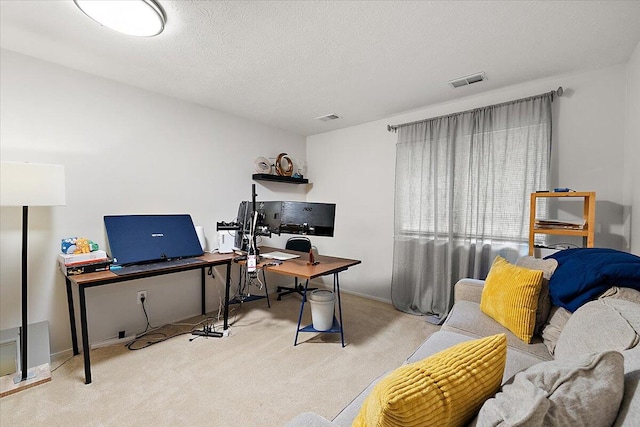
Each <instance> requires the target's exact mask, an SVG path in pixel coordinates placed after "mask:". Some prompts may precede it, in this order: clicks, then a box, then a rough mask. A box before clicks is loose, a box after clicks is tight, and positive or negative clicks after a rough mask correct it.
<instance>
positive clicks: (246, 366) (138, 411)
mask: <svg viewBox="0 0 640 427" xmlns="http://www.w3.org/2000/svg"><path fill="white" fill-rule="evenodd" d="M272 301H273V302H272V306H271V309H268V308H267V304H266V300H259V301H253V302H250V303H245V304H243V305H242V307H241V309H240V310H239V311H238V313H237V315H236V316H235V317H230V320H231V321H232V322H233V326H232V327H231V333H230V335H229V337H226V338H197V339H195V340H193V341H190V339H191V338H192V336H191V335H180V336H177V337H175V338H172V339H169V340H166V341H164V342H161V343H159V344H155V345H152V346H149V347H147V348H144V349H141V350H137V351H131V350H129V349H127V348H126V347H124V346H122V345H119V346H111V347H105V348H98V349H95V350H92V351H91V361H92V374H93V383H92V384H90V385H85V384H84V369H83V359H82V355H79V356H75V357H73V358H72V359H71V360H68V361H67V362H66V363H63V364H62V365H61V366H59V367H57V368H56V366H57V365H56V364H55V363H54V364H53V365H52V369H54V371H53V372H52V381H51V382H49V383H46V384H44V385H40V386H38V387H35V388H33V389H30V390H25V391H22V392H20V393H17V394H15V395H11V396H8V397H5V398H3V399H2V400H0V425H2V426H37V425H46V426H56V425H60V426H62V425H73V426H76V425H110V426H111V425H118V426H127V425H131V426H140V425H156V426H164V425H198V426H199V425H202V426H204V425H207V426H282V425H284V424H285V423H286V422H287V421H288V420H290V419H291V418H293V417H294V416H296V415H297V414H299V413H300V412H304V411H313V412H316V413H318V414H320V415H322V416H324V417H326V418H328V419H332V418H333V417H335V416H336V415H337V414H338V412H339V411H340V410H341V409H342V408H343V407H344V406H345V405H347V404H348V403H349V402H350V401H351V399H353V398H354V397H355V396H356V395H357V394H358V393H359V392H360V391H362V390H363V389H364V388H365V387H366V386H367V385H368V384H369V383H370V382H371V381H372V380H373V379H375V378H376V377H378V376H379V375H380V374H382V373H384V372H386V371H388V370H390V369H393V368H395V367H397V366H399V365H400V364H401V363H402V362H403V361H404V359H406V358H407V357H408V356H409V355H410V354H411V353H412V352H413V351H414V350H415V349H416V348H417V347H418V346H419V344H420V343H422V342H423V341H424V340H425V339H426V338H427V337H428V336H429V335H430V334H431V333H433V332H435V331H436V330H438V329H439V327H437V326H434V325H431V324H428V323H426V322H425V321H424V318H421V317H417V316H412V315H408V314H405V313H401V312H399V311H397V310H395V309H394V308H393V307H392V306H391V305H389V304H385V303H381V302H377V301H373V300H369V299H365V298H361V297H357V296H353V295H348V294H343V296H342V308H343V317H344V329H345V344H346V347H344V348H342V347H341V345H340V334H313V333H301V334H300V338H299V344H298V345H297V346H295V347H294V346H293V340H294V336H295V329H296V323H297V319H298V312H299V307H300V298H299V297H298V296H297V295H289V296H287V297H284V298H283V301H275V297H274V298H272ZM305 311H306V313H305V321H304V324H305V325H306V324H308V323H310V322H311V317H310V313H309V311H308V310H307V309H305ZM192 320H193V319H192ZM192 320H191V321H192ZM151 321H152V323H153V319H151ZM58 365H59V364H58Z"/></svg>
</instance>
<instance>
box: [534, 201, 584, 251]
mask: <svg viewBox="0 0 640 427" xmlns="http://www.w3.org/2000/svg"><path fill="white" fill-rule="evenodd" d="M569 197H580V198H582V199H583V208H582V219H583V221H584V226H583V227H582V228H581V229H579V230H572V229H564V228H541V227H538V226H537V225H536V202H537V200H538V199H539V198H555V199H561V198H569ZM595 218H596V193H595V192H593V191H582V192H576V191H572V192H566V193H564V192H557V193H556V192H553V193H552V192H544V193H532V194H531V215H530V221H529V255H533V248H534V240H535V235H536V234H555V235H563V236H581V237H582V241H583V242H582V245H583V246H584V247H586V248H592V247H593V245H594V236H595V228H596V227H595Z"/></svg>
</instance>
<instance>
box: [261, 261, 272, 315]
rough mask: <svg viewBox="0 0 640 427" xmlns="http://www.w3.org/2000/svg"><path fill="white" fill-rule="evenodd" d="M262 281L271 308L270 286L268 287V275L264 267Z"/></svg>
mask: <svg viewBox="0 0 640 427" xmlns="http://www.w3.org/2000/svg"><path fill="white" fill-rule="evenodd" d="M262 281H263V282H264V295H265V296H266V297H267V306H268V307H269V308H271V302H270V301H269V288H268V287H267V275H266V274H265V272H264V268H263V269H262Z"/></svg>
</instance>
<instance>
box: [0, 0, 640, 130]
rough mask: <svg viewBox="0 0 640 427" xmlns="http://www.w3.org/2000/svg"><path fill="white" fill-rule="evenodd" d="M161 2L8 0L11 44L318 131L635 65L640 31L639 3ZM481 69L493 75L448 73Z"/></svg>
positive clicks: (3, 28) (6, 41)
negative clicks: (116, 25) (96, 14)
mask: <svg viewBox="0 0 640 427" xmlns="http://www.w3.org/2000/svg"><path fill="white" fill-rule="evenodd" d="M159 3H160V4H161V5H162V7H163V8H164V9H165V11H166V15H167V18H168V19H167V25H166V28H165V31H164V32H163V33H162V34H160V35H159V36H157V37H151V38H136V37H130V36H125V35H121V34H119V33H116V32H114V31H112V30H109V29H107V28H103V27H101V26H99V25H98V24H96V23H95V22H93V21H92V20H90V19H88V18H87V17H86V16H85V15H84V14H83V13H82V12H80V10H79V9H78V8H77V7H76V6H75V5H74V3H73V1H71V0H67V1H62V0H57V1H52V0H48V1H42V0H41V1H25V0H23V1H5V0H3V1H1V2H0V45H1V47H2V48H5V49H8V50H11V51H15V52H20V53H23V54H26V55H30V56H34V57H37V58H41V59H44V60H47V61H51V62H54V63H57V64H61V65H64V66H67V67H71V68H74V69H78V70H82V71H86V72H88V73H92V74H95V75H98V76H102V77H105V78H109V79H113V80H116V81H119V82H123V83H126V84H130V85H133V86H137V87H141V88H144V89H147V90H150V91H153V92H156V93H161V94H166V95H169V96H172V97H175V98H179V99H184V100H187V101H191V102H195V103H198V104H201V105H205V106H208V107H211V108H215V109H218V110H222V111H225V112H229V113H232V114H235V115H238V116H241V117H246V118H249V119H252V120H255V121H258V122H261V123H265V124H268V125H270V126H274V127H277V128H280V129H285V130H288V131H290V132H293V133H296V134H300V135H312V134H316V133H321V132H325V131H328V130H333V129H338V128H343V127H347V126H352V125H355V124H359V123H364V122H368V121H371V120H377V119H381V118H385V117H389V116H392V115H394V114H398V113H401V112H404V111H408V110H411V109H415V108H419V107H423V106H427V105H431V104H434V103H438V102H443V101H446V100H451V99H454V98H458V97H463V96H468V95H471V94H475V93H479V92H483V91H487V90H493V89H496V88H500V87H504V86H509V85H513V84H518V83H521V82H526V81H530V80H534V79H539V78H544V77H549V76H554V75H559V74H565V73H570V72H575V71H582V70H588V69H594V68H600V67H605V66H609V65H613V64H618V63H624V62H626V61H627V60H628V59H629V57H630V56H631V53H632V52H633V49H634V48H635V46H636V45H637V44H638V42H639V41H640V1H603V2H599V1H570V2H564V1H490V2H489V1H442V2H441V1H425V2H419V1H411V2H410V1H389V2H387V1H371V2H368V1H337V2H332V1H311V0H307V1H276V2H272V1H249V2H241V1H186V0H179V1H175V0H174V1H170V0H159ZM479 71H484V72H485V73H486V75H487V78H488V80H487V81H486V82H483V83H479V84H476V85H473V86H467V87H464V88H460V89H452V88H450V87H449V86H448V85H447V84H446V81H448V80H451V79H454V78H457V77H461V76H465V75H468V74H472V73H475V72H479ZM329 113H335V114H337V115H339V116H340V118H339V119H338V120H334V121H330V122H322V121H319V120H315V118H316V117H318V116H322V115H325V114H329Z"/></svg>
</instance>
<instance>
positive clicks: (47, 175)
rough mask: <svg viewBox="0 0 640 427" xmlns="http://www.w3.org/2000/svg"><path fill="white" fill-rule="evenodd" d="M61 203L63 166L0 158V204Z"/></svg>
mask: <svg viewBox="0 0 640 427" xmlns="http://www.w3.org/2000/svg"><path fill="white" fill-rule="evenodd" d="M64 204H65V177H64V166H62V165H49V164H41V163H19V162H0V205H2V206H56V205H64Z"/></svg>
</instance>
